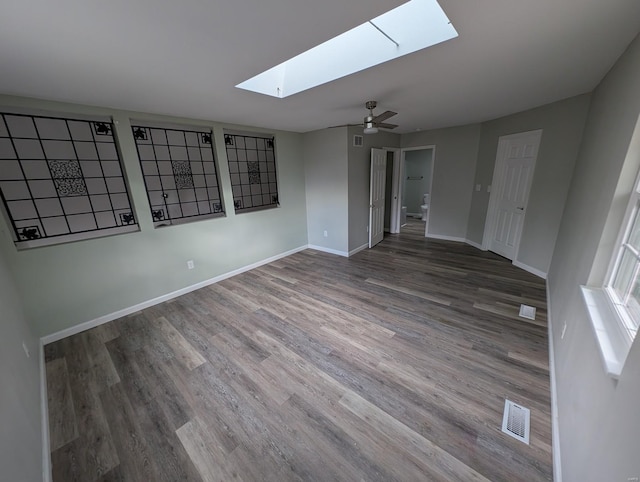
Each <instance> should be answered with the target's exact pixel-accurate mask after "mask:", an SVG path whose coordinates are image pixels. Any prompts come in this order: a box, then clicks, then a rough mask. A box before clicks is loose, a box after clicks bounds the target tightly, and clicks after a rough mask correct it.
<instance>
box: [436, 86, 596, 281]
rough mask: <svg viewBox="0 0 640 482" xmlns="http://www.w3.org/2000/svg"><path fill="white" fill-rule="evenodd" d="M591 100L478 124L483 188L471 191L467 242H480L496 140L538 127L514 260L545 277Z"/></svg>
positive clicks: (573, 100) (479, 180) (576, 100)
mask: <svg viewBox="0 0 640 482" xmlns="http://www.w3.org/2000/svg"><path fill="white" fill-rule="evenodd" d="M589 99H590V96H589V95H581V96H577V97H572V98H570V99H567V100H563V101H559V102H554V103H553V104H549V105H545V106H542V107H538V108H536V109H532V110H528V111H525V112H520V113H518V114H515V115H510V116H507V117H502V118H500V119H496V120H492V121H489V122H484V123H483V124H482V132H481V134H480V146H479V149H478V163H477V167H476V173H475V180H474V185H476V184H480V185H481V186H482V189H481V191H480V192H476V191H474V192H473V197H472V200H471V212H470V214H469V222H468V225H467V239H469V240H471V241H473V242H475V243H477V244H482V237H483V234H484V225H485V220H486V217H487V207H488V204H489V196H490V194H489V193H488V192H487V186H488V185H490V184H491V182H492V177H493V168H494V165H495V162H496V154H497V149H498V140H499V137H500V136H505V135H509V134H515V133H519V132H526V131H532V130H537V129H542V130H543V132H542V140H541V142H540V150H539V152H538V159H537V161H536V167H535V173H534V177H533V182H532V185H531V192H530V196H529V204H528V208H527V212H526V215H525V221H524V226H523V230H522V240H521V242H520V249H519V251H518V259H517V261H520V262H521V263H524V264H526V265H528V266H531V267H533V268H535V269H537V270H539V271H542V272H544V273H546V272H547V271H548V270H549V263H550V262H551V254H552V253H553V248H554V246H555V242H556V236H557V233H558V229H559V227H560V219H561V216H562V211H563V209H562V207H563V206H564V203H565V199H566V196H567V192H568V189H569V183H570V181H571V175H572V173H573V167H574V164H575V160H576V156H577V155H578V148H579V146H580V141H581V139H582V131H583V128H584V122H585V119H586V116H587V111H588V108H589ZM436 156H437V153H436Z"/></svg>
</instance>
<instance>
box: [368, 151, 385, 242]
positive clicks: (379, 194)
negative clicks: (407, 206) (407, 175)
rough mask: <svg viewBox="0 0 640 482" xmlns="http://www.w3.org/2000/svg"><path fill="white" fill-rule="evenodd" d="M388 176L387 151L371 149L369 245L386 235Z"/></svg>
mask: <svg viewBox="0 0 640 482" xmlns="http://www.w3.org/2000/svg"><path fill="white" fill-rule="evenodd" d="M386 176H387V151H385V150H384V149H371V184H370V185H369V247H370V248H373V247H374V246H375V245H376V244H378V243H379V242H380V241H382V238H383V237H384V188H385V181H386Z"/></svg>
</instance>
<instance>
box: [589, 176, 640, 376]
mask: <svg viewBox="0 0 640 482" xmlns="http://www.w3.org/2000/svg"><path fill="white" fill-rule="evenodd" d="M638 211H640V175H639V176H638V178H636V182H635V183H634V188H633V190H632V192H631V195H630V196H629V202H628V204H627V210H626V212H625V215H624V218H623V221H622V224H621V225H620V231H619V233H618V237H617V239H616V243H615V245H614V251H613V253H612V255H611V261H610V263H609V269H608V270H607V275H606V277H605V279H604V282H603V285H602V286H581V287H580V289H581V291H582V297H583V299H584V302H585V305H586V307H587V311H588V313H589V318H590V319H591V325H592V327H593V329H594V332H595V335H596V340H597V341H598V346H599V348H600V354H601V356H602V361H603V363H604V366H605V371H606V373H607V375H609V376H610V377H612V378H615V379H618V378H619V377H620V375H621V374H622V369H623V367H624V362H625V361H626V359H627V355H628V354H629V350H630V349H631V345H632V344H633V341H634V339H635V336H636V333H637V331H636V329H635V326H634V324H633V322H632V321H631V318H630V316H629V314H628V312H627V309H626V308H625V307H624V304H623V303H622V302H621V301H620V300H619V299H618V296H617V294H616V293H615V290H614V289H613V288H612V287H611V285H612V283H613V278H614V276H615V274H616V272H617V270H618V266H619V265H620V262H621V259H622V253H623V249H622V245H623V244H624V242H625V241H626V239H627V237H628V235H629V233H630V230H631V223H632V222H633V220H634V218H635V215H636V213H637V212H638Z"/></svg>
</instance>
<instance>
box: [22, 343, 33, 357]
mask: <svg viewBox="0 0 640 482" xmlns="http://www.w3.org/2000/svg"><path fill="white" fill-rule="evenodd" d="M22 349H23V350H24V354H25V355H27V358H31V352H30V351H29V347H28V346H27V343H26V342H24V341H23V342H22Z"/></svg>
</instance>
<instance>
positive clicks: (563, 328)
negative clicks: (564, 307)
mask: <svg viewBox="0 0 640 482" xmlns="http://www.w3.org/2000/svg"><path fill="white" fill-rule="evenodd" d="M566 332H567V322H566V321H565V322H564V326H563V327H562V334H561V335H560V339H561V340H563V339H564V334H565V333H566Z"/></svg>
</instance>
